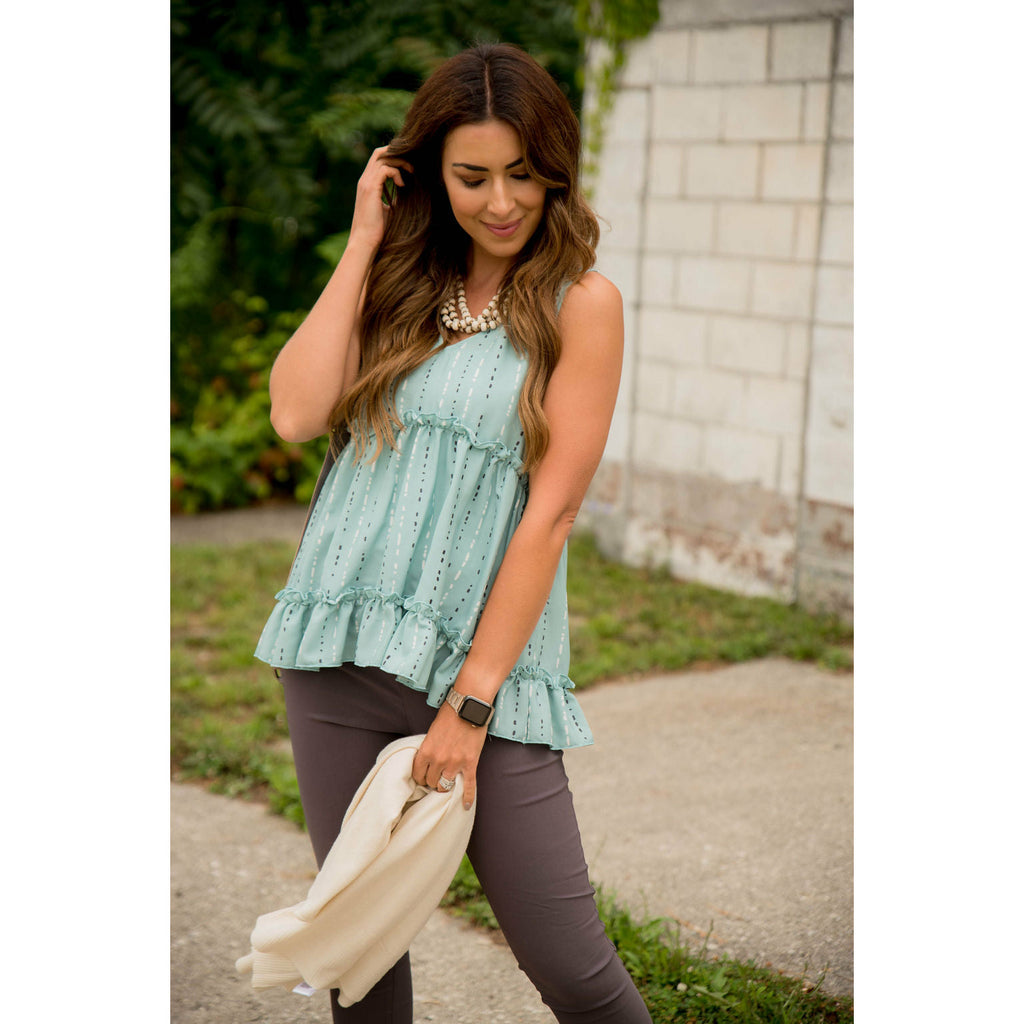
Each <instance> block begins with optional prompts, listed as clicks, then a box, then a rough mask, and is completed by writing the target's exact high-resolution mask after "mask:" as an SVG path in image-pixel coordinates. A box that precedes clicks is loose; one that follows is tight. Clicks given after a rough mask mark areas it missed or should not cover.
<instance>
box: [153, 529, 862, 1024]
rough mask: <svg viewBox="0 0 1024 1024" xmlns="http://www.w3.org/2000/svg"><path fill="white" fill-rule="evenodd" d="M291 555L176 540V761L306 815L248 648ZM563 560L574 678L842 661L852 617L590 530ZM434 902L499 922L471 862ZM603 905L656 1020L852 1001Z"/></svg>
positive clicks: (670, 1023)
mask: <svg viewBox="0 0 1024 1024" xmlns="http://www.w3.org/2000/svg"><path fill="white" fill-rule="evenodd" d="M293 554H294V546H293V545H291V544H286V543H266V542H261V543H259V544H247V545H239V546H232V547H225V546H199V545H194V546H193V545H189V546H174V547H172V549H171V768H172V773H173V774H174V776H175V777H176V778H179V779H183V778H193V779H201V780H204V781H205V782H206V783H207V785H208V786H209V787H210V788H211V789H212V790H214V791H215V792H220V793H226V794H229V795H232V796H245V797H248V798H250V799H264V800H267V801H268V802H269V803H270V806H271V807H272V809H273V810H275V811H276V812H277V813H279V814H282V815H284V816H285V817H287V818H288V819H289V820H291V821H293V822H295V823H296V824H298V825H299V826H300V827H304V826H305V822H304V820H303V815H302V805H301V802H300V800H299V793H298V784H297V783H296V780H295V770H294V767H293V764H292V759H291V753H290V749H289V747H288V743H287V735H288V732H287V721H286V717H285V708H284V698H283V694H282V691H281V686H280V683H279V682H278V681H277V679H276V678H275V676H274V674H273V671H272V670H271V669H270V668H269V667H268V666H266V665H264V664H263V663H262V662H258V661H256V660H255V658H254V657H253V654H252V652H253V649H254V648H255V646H256V641H257V639H258V637H259V634H260V631H261V630H262V628H263V624H264V622H265V621H266V619H267V617H268V616H269V614H270V612H271V610H272V608H273V604H274V601H273V595H274V594H275V593H276V592H277V591H278V590H279V589H280V588H281V587H282V586H283V585H284V582H285V578H286V576H287V573H288V568H289V566H290V564H291V560H292V556H293ZM569 564H570V572H569V612H570V629H571V635H572V648H573V649H572V667H571V669H570V672H571V674H572V677H573V679H574V680H575V681H576V685H577V687H578V688H579V689H585V688H586V687H587V686H589V685H592V684H594V683H597V682H599V681H602V680H607V679H623V678H629V677H640V676H643V675H650V674H652V673H656V672H663V671H673V670H679V669H685V668H688V667H689V668H693V667H700V668H705V667H713V666H716V665H724V664H728V663H732V662H738V661H745V660H749V659H753V658H762V657H768V656H776V657H780V656H781V657H787V658H793V659H796V660H800V661H811V662H815V663H817V664H818V665H820V666H822V667H824V668H827V669H831V670H838V671H846V670H849V669H850V668H851V667H852V654H851V651H852V641H853V634H852V630H851V629H850V627H849V626H847V625H845V624H844V623H843V622H841V621H840V620H839V619H836V618H833V617H830V616H816V615H812V614H810V613H808V612H806V611H803V610H802V609H799V608H795V607H792V606H789V605H785V604H782V603H780V602H777V601H771V600H769V599H766V598H749V597H740V596H738V595H735V594H729V593H725V592H723V591H718V590H715V589H714V588H711V587H705V586H702V585H700V584H696V583H687V582H681V581H679V580H675V579H672V577H671V576H669V574H668V573H667V572H666V571H662V570H643V569H631V568H628V567H626V566H622V565H618V564H617V563H614V562H610V561H607V560H606V559H604V558H603V557H602V556H601V554H600V552H599V551H598V549H597V546H596V544H595V543H594V541H593V540H592V539H591V538H590V537H589V536H587V535H585V534H580V535H574V536H573V538H572V540H571V541H570V544H569ZM443 902H444V905H446V906H447V907H448V908H449V909H450V910H451V911H452V912H453V913H456V914H458V915H460V916H462V917H465V918H467V919H469V920H471V921H472V922H473V923H474V924H476V925H478V926H481V927H486V928H491V929H496V928H497V922H496V921H495V919H494V914H493V912H492V910H491V907H490V905H489V904H488V902H487V899H486V897H485V896H484V895H483V892H482V891H481V889H480V885H479V882H478V881H477V878H476V875H475V874H474V873H473V869H472V867H470V865H469V862H468V860H464V861H463V864H462V866H461V867H460V869H459V872H458V874H457V875H456V877H455V880H454V881H453V883H452V886H451V888H450V890H449V892H448V894H447V896H446V897H445V900H444V901H443ZM599 907H600V909H601V915H602V920H604V922H605V927H606V929H607V931H608V934H609V936H610V937H611V938H612V941H613V942H614V943H615V945H616V947H617V948H618V950H619V953H620V955H621V956H622V958H623V961H624V962H625V963H626V966H627V967H628V968H629V970H630V973H631V974H632V975H633V977H634V979H635V980H636V982H637V986H638V987H639V989H640V991H641V994H642V995H643V996H644V999H645V1000H646V1001H647V1005H648V1007H649V1008H650V1010H651V1014H652V1017H653V1019H654V1021H655V1024H675V1022H679V1024H700V1022H705V1021H707V1022H710V1021H714V1022H721V1024H727V1022H728V1024H731V1022H737V1024H804V1022H808V1024H809V1022H820V1024H846V1022H849V1021H852V1019H853V1014H852V1007H851V1006H850V1004H849V1001H843V1000H834V999H831V998H829V997H827V996H825V995H824V994H823V993H821V992H820V990H819V989H818V988H817V986H816V985H813V984H810V983H808V982H806V981H805V980H804V979H794V978H788V977H786V976H784V975H780V974H778V973H776V972H773V971H771V970H768V969H765V968H759V967H756V966H755V965H753V964H739V963H736V962H734V961H728V960H725V959H723V960H715V959H713V958H709V957H708V956H707V955H706V950H701V951H698V952H697V953H691V952H690V951H689V950H688V949H687V948H686V947H685V946H682V945H681V944H680V942H679V937H678V931H676V932H675V933H673V932H672V929H671V927H670V924H669V923H667V922H665V921H662V920H657V921H644V922H640V923H637V922H635V921H634V920H633V919H632V918H631V917H630V915H629V914H628V913H627V912H626V911H624V910H621V909H620V908H618V907H617V906H616V905H615V903H614V901H612V900H611V899H610V898H607V897H605V895H604V894H603V893H602V892H601V891H600V890H599Z"/></svg>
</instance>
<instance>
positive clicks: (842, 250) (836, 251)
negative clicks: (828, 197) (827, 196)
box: [821, 203, 853, 264]
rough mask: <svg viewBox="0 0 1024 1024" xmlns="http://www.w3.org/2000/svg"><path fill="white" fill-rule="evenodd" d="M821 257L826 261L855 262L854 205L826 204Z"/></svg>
mask: <svg viewBox="0 0 1024 1024" xmlns="http://www.w3.org/2000/svg"><path fill="white" fill-rule="evenodd" d="M821 258H822V260H823V261H824V262H825V263H847V264H852V263H853V206H851V205H847V204H846V203H826V204H825V216H824V223H823V225H822V233H821Z"/></svg>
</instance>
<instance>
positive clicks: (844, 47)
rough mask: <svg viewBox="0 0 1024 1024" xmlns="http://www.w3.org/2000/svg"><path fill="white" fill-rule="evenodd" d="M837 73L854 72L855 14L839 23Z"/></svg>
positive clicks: (847, 73) (850, 73) (848, 73)
mask: <svg viewBox="0 0 1024 1024" xmlns="http://www.w3.org/2000/svg"><path fill="white" fill-rule="evenodd" d="M836 74H837V75H852V74H853V16H852V15H851V16H850V17H849V18H843V20H842V21H841V22H840V23H839V57H838V60H837V61H836Z"/></svg>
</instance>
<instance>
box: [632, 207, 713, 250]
mask: <svg viewBox="0 0 1024 1024" xmlns="http://www.w3.org/2000/svg"><path fill="white" fill-rule="evenodd" d="M714 226H715V206H714V203H701V202H691V201H690V200H686V199H650V200H649V201H648V203H647V209H646V212H645V217H644V232H645V233H644V247H645V248H646V249H647V250H648V251H658V250H662V251H667V252H708V251H709V250H710V249H711V243H712V238H713V237H714Z"/></svg>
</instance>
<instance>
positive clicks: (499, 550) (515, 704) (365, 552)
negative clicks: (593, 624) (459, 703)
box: [256, 289, 593, 750]
mask: <svg viewBox="0 0 1024 1024" xmlns="http://www.w3.org/2000/svg"><path fill="white" fill-rule="evenodd" d="M562 294H564V289H563V292H562ZM559 299H561V295H560V296H559ZM559 304H560V303H559ZM526 370H527V360H526V358H525V356H520V355H518V353H517V352H516V351H515V349H514V348H513V347H512V344H511V343H510V342H509V340H508V337H507V335H506V333H505V329H504V327H498V328H496V329H495V330H493V331H486V332H482V333H480V334H473V335H470V336H469V337H468V338H465V339H463V340H462V341H458V342H456V343H455V344H454V345H449V346H447V347H444V346H443V345H442V343H441V341H440V339H439V340H438V344H437V347H436V349H435V352H434V354H433V355H432V356H431V357H430V358H429V359H427V361H426V362H425V363H423V364H422V365H421V366H419V367H417V368H416V369H415V370H414V371H413V372H412V373H410V374H409V375H408V376H407V377H406V378H405V379H404V380H403V381H402V382H401V383H400V384H399V386H398V387H397V388H396V390H395V405H396V409H397V412H398V415H399V417H400V419H401V420H402V423H403V425H404V429H403V430H402V431H401V433H399V435H398V439H397V444H398V450H397V451H396V450H392V449H391V448H390V447H389V446H388V445H386V444H385V445H384V449H383V451H382V452H381V454H380V456H379V458H378V459H377V461H376V462H374V463H372V464H371V463H368V462H367V461H365V459H364V460H361V461H358V462H357V461H356V460H355V459H354V457H353V446H352V445H349V446H347V447H346V448H344V449H343V450H342V452H341V454H340V456H339V458H338V460H337V462H336V463H335V464H334V466H333V467H331V469H330V472H329V474H328V476H327V477H326V478H325V480H324V483H323V486H322V488H321V491H320V494H319V496H318V498H317V500H316V503H315V505H314V506H313V509H312V511H311V513H310V516H309V521H308V523H307V525H306V530H305V533H304V535H303V538H302V541H301V543H300V545H299V550H298V552H297V554H296V556H295V561H294V563H293V565H292V569H291V573H290V574H289V577H288V581H287V585H286V586H285V587H284V589H283V590H281V591H279V592H278V594H277V595H276V602H277V603H276V605H275V607H274V610H273V612H272V613H271V615H270V618H269V620H268V621H267V624H266V626H265V627H264V629H263V633H262V635H261V636H260V640H259V644H258V646H257V648H256V657H257V658H259V659H261V660H262V661H265V662H267V663H269V664H270V665H274V666H276V667H279V668H296V669H311V670H318V669H321V668H324V667H328V666H336V665H341V664H343V663H354V664H356V665H362V666H375V667H377V668H380V669H382V670H383V671H385V672H388V673H390V674H392V675H394V676H395V677H396V678H397V679H398V680H399V681H401V682H402V683H404V684H405V685H406V686H409V687H412V688H413V689H415V690H419V691H421V692H423V693H424V694H425V695H426V699H427V703H428V704H430V705H431V706H433V707H440V706H441V704H442V702H443V701H444V698H445V696H446V694H447V692H448V689H449V688H450V687H451V686H452V685H453V684H454V682H455V678H456V676H457V675H458V673H459V669H460V668H461V667H462V663H463V662H464V661H465V658H466V654H467V652H468V651H469V649H470V647H471V646H472V643H473V633H474V631H475V629H476V624H477V622H478V621H479V618H480V614H481V613H482V611H483V608H484V602H485V601H486V600H487V596H488V594H489V592H490V589H491V586H492V584H493V582H494V578H495V576H496V575H497V572H498V569H499V567H500V565H501V561H502V558H503V556H504V554H505V549H506V548H507V547H508V544H509V541H510V540H511V538H512V534H513V532H514V531H515V528H516V525H517V524H518V523H519V520H520V518H521V517H522V514H523V509H524V508H525V505H526V499H527V492H528V479H527V477H526V475H524V474H521V472H520V470H521V468H522V461H521V455H522V450H523V443H524V435H523V430H522V426H521V424H520V421H519V413H518V402H519V393H520V390H521V389H522V386H523V381H524V380H525V377H526ZM370 450H371V451H372V450H373V444H372V443H371V445H370ZM567 556H568V545H566V547H565V548H563V550H562V556H561V559H560V561H559V563H558V569H557V572H556V574H555V581H554V584H553V586H552V588H551V592H550V594H549V595H548V598H547V601H546V603H545V605H544V610H543V612H542V613H541V616H540V620H539V621H538V623H537V626H536V628H535V629H534V631H533V634H532V636H531V637H530V639H529V641H528V643H527V644H526V647H525V648H524V649H523V652H522V654H521V655H520V657H519V660H518V661H517V662H516V664H515V666H514V668H513V669H512V672H511V673H510V674H509V676H508V678H507V679H506V680H505V681H504V683H503V684H502V686H501V688H500V690H499V691H498V694H497V697H496V698H495V713H494V717H493V718H492V719H491V723H490V726H489V727H488V728H489V731H490V732H491V733H492V734H493V735H495V736H500V737H503V738H505V739H510V740H518V741H521V742H523V743H545V744H547V745H548V746H549V747H552V748H553V749H556V750H560V749H567V748H570V747H580V746H586V745H587V744H589V743H592V742H593V737H592V736H591V733H590V728H589V726H588V725H587V722H586V719H585V718H584V716H583V712H582V710H581V709H580V706H579V703H578V701H577V700H576V698H575V696H574V695H573V694H572V692H571V691H572V689H573V683H572V681H571V680H570V678H569V676H568V671H569V621H568V609H567V602H566V566H567ZM339 685H343V684H339Z"/></svg>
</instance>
